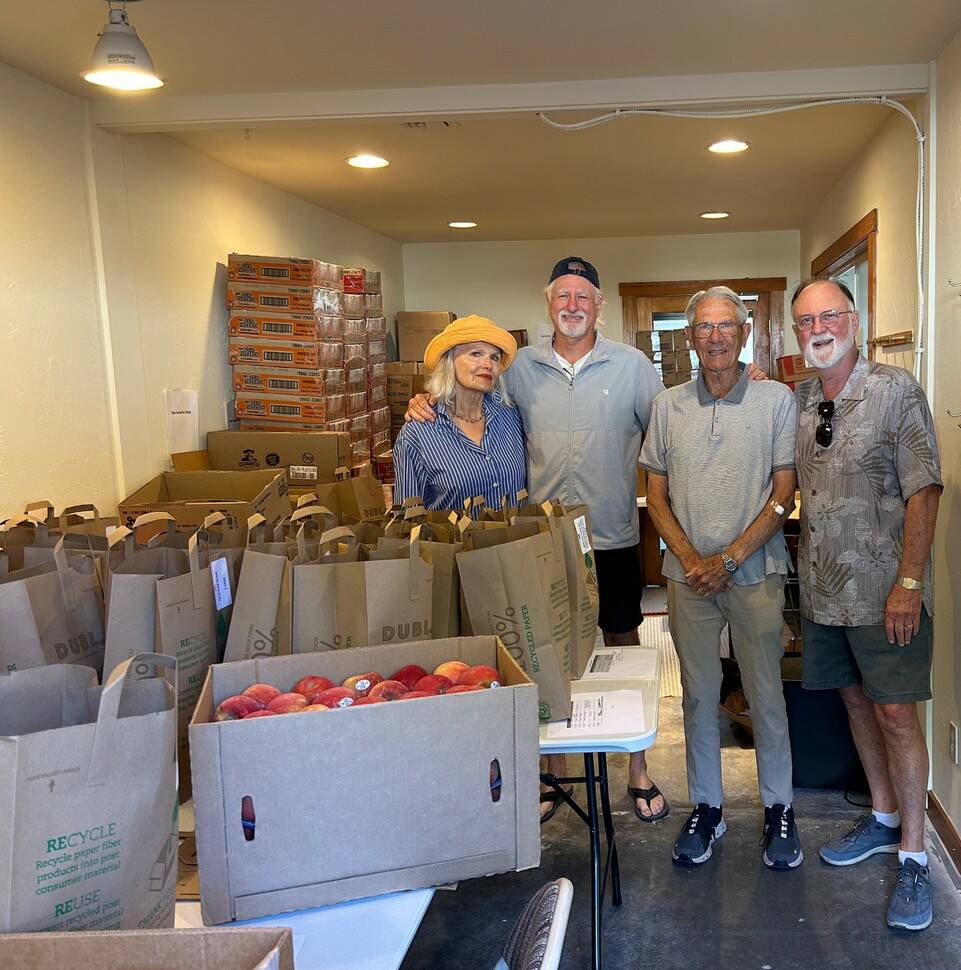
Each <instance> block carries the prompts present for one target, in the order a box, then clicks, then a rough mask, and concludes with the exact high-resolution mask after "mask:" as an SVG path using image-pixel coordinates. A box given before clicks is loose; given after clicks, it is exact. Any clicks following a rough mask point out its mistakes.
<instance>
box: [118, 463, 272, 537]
mask: <svg viewBox="0 0 961 970" xmlns="http://www.w3.org/2000/svg"><path fill="white" fill-rule="evenodd" d="M287 495H288V493H287V482H286V480H285V478H284V476H283V474H280V473H278V472H276V471H273V470H268V471H254V472H220V471H194V472H162V473H161V474H160V475H158V476H157V477H156V478H152V479H151V480H150V481H149V482H147V484H146V485H142V486H141V487H140V488H138V489H137V491H135V492H134V493H133V494H132V495H129V496H128V497H127V498H125V499H124V500H123V501H122V502H121V503H120V504H119V506H118V507H117V511H118V512H119V513H120V518H121V520H122V521H123V523H124V525H126V526H127V528H132V527H133V524H134V521H135V520H136V519H137V518H138V517H139V516H141V515H144V514H145V513H147V512H168V513H169V514H170V515H172V516H173V518H174V521H175V523H176V527H177V531H178V532H196V531H197V529H199V528H200V527H201V526H202V525H203V522H204V519H205V518H206V517H207V516H208V515H211V514H212V513H214V512H222V513H223V515H224V518H225V519H226V522H225V523H224V531H225V532H226V533H236V534H239V535H240V536H241V537H243V536H246V533H247V519H249V518H250V516H252V515H253V514H254V513H255V512H259V513H260V514H261V515H262V516H263V517H264V518H265V519H266V520H267V521H268V522H269V523H270V524H271V525H274V524H276V523H277V522H279V521H280V520H281V519H282V518H283V517H284V516H285V515H289V513H290V500H289V498H288V497H287ZM162 528H163V523H157V530H158V531H160V530H161V529H162ZM146 538H147V537H146V536H142V539H146Z"/></svg>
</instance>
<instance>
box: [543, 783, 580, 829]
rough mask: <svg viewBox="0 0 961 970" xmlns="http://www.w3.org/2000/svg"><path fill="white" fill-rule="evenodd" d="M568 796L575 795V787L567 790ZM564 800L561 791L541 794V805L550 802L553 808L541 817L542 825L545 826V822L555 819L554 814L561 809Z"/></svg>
mask: <svg viewBox="0 0 961 970" xmlns="http://www.w3.org/2000/svg"><path fill="white" fill-rule="evenodd" d="M567 794H568V795H573V794H574V788H573V787H571V788H568V789H567ZM562 799H563V796H562V795H561V793H560V792H559V791H542V792H541V804H542V805H543V804H544V802H549V803H550V806H551V807H550V808H549V809H548V810H547V811H546V812H545V813H544V814H543V815H542V816H541V825H543V824H544V823H545V822H547V821H549V820H550V819H552V818H553V817H554V813H555V812H556V811H557V810H558V809H559V808H560V807H561V801H562Z"/></svg>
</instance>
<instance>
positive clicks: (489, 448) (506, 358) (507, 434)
mask: <svg viewBox="0 0 961 970" xmlns="http://www.w3.org/2000/svg"><path fill="white" fill-rule="evenodd" d="M516 353H517V342H516V341H515V340H514V338H513V337H512V336H511V335H510V334H509V333H508V332H507V331H506V330H504V329H502V328H501V327H498V326H497V325H496V324H494V323H493V322H491V321H490V320H488V319H487V318H486V317H477V316H469V317H462V318H461V319H460V320H455V321H454V322H453V323H452V324H450V325H449V326H448V327H446V328H445V329H444V330H443V332H441V333H439V334H438V335H437V336H436V337H434V339H433V340H431V342H430V343H429V344H428V345H427V350H426V351H425V352H424V363H425V364H426V365H427V369H428V371H429V372H430V376H429V378H428V381H427V387H428V390H429V391H430V393H431V395H432V396H433V397H435V398H436V399H437V412H436V413H437V420H436V421H433V422H429V423H427V422H425V423H421V422H417V421H412V422H410V423H408V424H407V425H405V426H404V428H403V430H402V431H401V432H400V434H399V435H398V436H397V441H396V442H395V443H394V471H395V476H396V484H395V486H394V498H395V501H397V502H402V501H404V500H405V499H407V498H410V497H411V496H414V495H416V496H419V497H420V498H422V499H423V501H424V505H425V506H426V507H427V508H429V509H456V508H460V507H461V506H462V505H463V503H464V500H465V499H468V498H472V497H473V496H475V495H483V496H484V497H485V498H486V500H487V504H488V505H489V506H494V507H498V506H500V504H501V498H502V496H505V495H506V496H508V500H509V501H510V504H511V505H514V504H516V502H515V496H516V494H517V492H518V491H520V490H521V489H522V488H524V487H525V484H526V481H527V453H526V451H525V448H524V428H523V425H522V424H521V418H520V415H519V414H518V412H517V410H516V409H515V408H514V407H512V406H511V404H510V401H509V400H508V399H507V395H506V393H505V392H504V390H503V388H502V387H501V383H500V376H501V374H502V373H503V372H504V371H505V370H507V368H508V367H509V366H510V364H511V361H512V360H513V359H514V355H515V354H516Z"/></svg>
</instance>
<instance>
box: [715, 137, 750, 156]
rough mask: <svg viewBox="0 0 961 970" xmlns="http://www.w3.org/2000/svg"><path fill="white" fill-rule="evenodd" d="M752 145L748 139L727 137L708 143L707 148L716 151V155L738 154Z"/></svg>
mask: <svg viewBox="0 0 961 970" xmlns="http://www.w3.org/2000/svg"><path fill="white" fill-rule="evenodd" d="M750 147H751V146H750V144H749V143H748V142H746V141H740V140H739V139H737V138H725V139H723V140H722V141H716V142H714V143H713V144H712V145H708V146H707V150H708V151H709V152H714V154H715V155H737V154H738V153H739V152H746V151H747V150H748V149H749V148H750Z"/></svg>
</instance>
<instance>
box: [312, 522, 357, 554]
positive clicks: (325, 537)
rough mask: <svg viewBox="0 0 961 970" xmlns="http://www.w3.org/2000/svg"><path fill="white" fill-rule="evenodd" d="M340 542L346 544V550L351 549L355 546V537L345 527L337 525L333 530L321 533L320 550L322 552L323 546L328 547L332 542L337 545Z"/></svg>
mask: <svg viewBox="0 0 961 970" xmlns="http://www.w3.org/2000/svg"><path fill="white" fill-rule="evenodd" d="M341 540H343V541H344V542H345V543H346V545H347V546H348V548H353V547H354V546H356V545H357V536H355V535H354V533H353V532H351V531H350V529H348V528H347V526H346V525H339V526H337V527H336V528H334V529H328V530H327V531H326V532H324V533H321V536H320V550H323V548H324V546H329V545H330V544H331V543H333V542H338V543H339V542H340V541H341Z"/></svg>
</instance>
